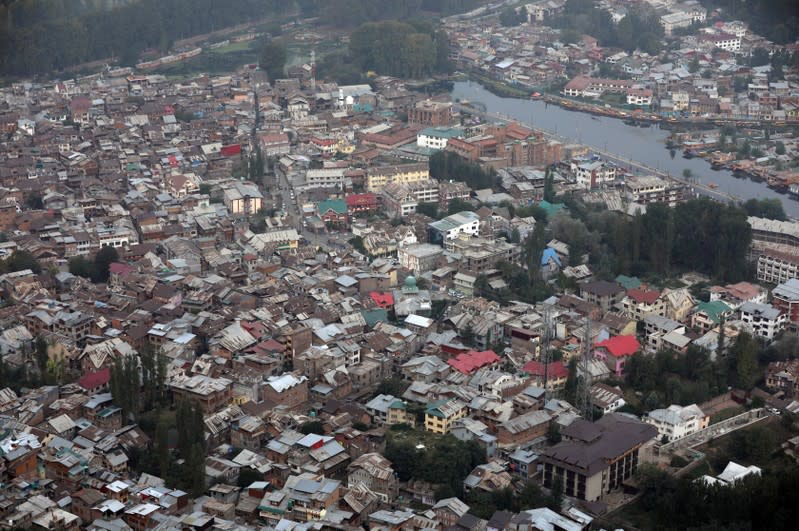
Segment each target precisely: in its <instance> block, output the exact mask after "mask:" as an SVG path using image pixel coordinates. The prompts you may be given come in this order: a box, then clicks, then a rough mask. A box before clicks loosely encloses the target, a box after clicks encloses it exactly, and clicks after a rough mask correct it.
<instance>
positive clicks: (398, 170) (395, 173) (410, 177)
mask: <svg viewBox="0 0 799 531" xmlns="http://www.w3.org/2000/svg"><path fill="white" fill-rule="evenodd" d="M429 178H430V171H429V168H428V165H427V163H414V164H399V165H396V166H376V167H373V168H369V171H368V173H367V175H366V189H367V191H369V192H379V191H380V190H382V189H383V187H384V186H386V185H387V184H391V183H416V182H419V181H425V180H427V179H429Z"/></svg>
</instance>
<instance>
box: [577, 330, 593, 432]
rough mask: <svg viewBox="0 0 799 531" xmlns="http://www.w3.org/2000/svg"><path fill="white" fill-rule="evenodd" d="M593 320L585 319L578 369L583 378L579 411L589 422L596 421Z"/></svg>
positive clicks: (578, 385)
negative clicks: (592, 385)
mask: <svg viewBox="0 0 799 531" xmlns="http://www.w3.org/2000/svg"><path fill="white" fill-rule="evenodd" d="M591 349H592V344H591V320H590V319H588V318H586V319H585V334H584V335H583V352H582V357H581V358H580V363H579V364H578V367H579V368H580V371H578V372H582V378H578V381H577V400H576V402H577V404H575V405H576V406H577V409H578V410H579V411H580V414H581V415H582V416H583V418H584V419H585V420H587V421H589V422H591V421H592V420H594V404H593V401H592V400H591V368H590V363H591Z"/></svg>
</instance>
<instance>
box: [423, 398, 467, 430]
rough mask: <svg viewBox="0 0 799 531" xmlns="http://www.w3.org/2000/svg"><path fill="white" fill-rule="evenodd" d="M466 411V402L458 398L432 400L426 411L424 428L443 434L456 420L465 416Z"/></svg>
mask: <svg viewBox="0 0 799 531" xmlns="http://www.w3.org/2000/svg"><path fill="white" fill-rule="evenodd" d="M466 413H467V409H466V404H464V403H463V402H461V401H460V400H458V399H451V400H437V401H435V402H431V403H430V404H428V405H427V410H426V411H425V413H424V429H425V430H427V431H431V432H433V433H439V434H441V435H444V434H447V433H449V432H450V430H451V429H452V425H453V424H454V423H455V421H456V420H458V419H462V418H463V417H465V416H466Z"/></svg>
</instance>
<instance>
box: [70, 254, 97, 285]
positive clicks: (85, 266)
mask: <svg viewBox="0 0 799 531" xmlns="http://www.w3.org/2000/svg"><path fill="white" fill-rule="evenodd" d="M69 272H70V273H72V274H73V275H75V276H76V277H83V278H89V279H91V278H94V277H95V276H96V273H95V270H94V263H93V262H90V261H89V260H87V259H86V257H84V256H74V257H72V258H70V259H69Z"/></svg>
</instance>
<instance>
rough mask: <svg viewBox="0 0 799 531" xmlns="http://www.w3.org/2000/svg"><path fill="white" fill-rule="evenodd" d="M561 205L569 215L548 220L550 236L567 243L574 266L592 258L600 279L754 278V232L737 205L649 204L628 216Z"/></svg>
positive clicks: (569, 200)
mask: <svg viewBox="0 0 799 531" xmlns="http://www.w3.org/2000/svg"><path fill="white" fill-rule="evenodd" d="M560 200H562V201H563V202H564V203H565V204H566V205H567V207H568V214H566V213H559V214H558V215H556V216H554V218H553V219H552V220H551V221H550V223H549V231H550V234H551V236H552V237H553V238H557V239H559V240H562V241H564V242H566V243H568V244H569V246H570V256H571V257H572V258H571V260H572V261H574V260H575V257H580V256H582V255H583V254H588V255H589V264H590V265H591V266H592V268H593V269H594V272H595V273H597V274H598V275H600V276H603V277H608V278H614V277H615V276H616V275H618V274H626V275H633V276H641V275H655V276H656V277H659V278H661V279H663V278H668V277H671V276H673V275H675V274H677V273H680V272H683V271H698V272H700V273H703V274H705V275H708V276H710V277H712V278H714V279H716V280H718V281H722V282H738V281H740V280H743V279H746V278H748V277H749V276H750V274H751V271H750V266H749V264H748V262H747V260H746V255H747V252H748V250H749V244H750V242H751V240H752V229H751V227H750V226H749V223H748V222H747V211H746V210H745V209H744V208H742V207H739V206H737V205H727V204H723V203H720V202H717V201H713V200H712V199H709V198H698V199H690V200H688V201H685V202H683V203H680V204H678V205H677V206H676V207H674V208H670V207H669V206H668V205H666V204H663V203H657V204H650V205H647V209H646V212H645V213H643V214H642V213H640V212H639V213H636V214H635V215H634V216H627V215H625V214H622V213H619V212H611V211H607V210H604V209H602V208H599V207H589V206H586V205H585V204H583V203H582V202H580V201H579V200H577V199H576V198H574V197H572V196H564V197H562V198H560ZM589 227H590V229H589ZM575 263H578V262H575Z"/></svg>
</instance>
